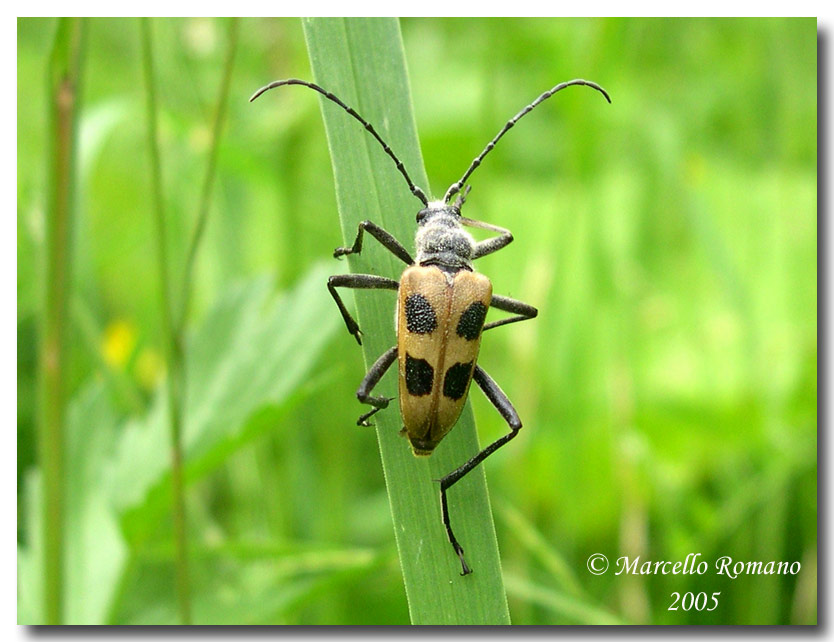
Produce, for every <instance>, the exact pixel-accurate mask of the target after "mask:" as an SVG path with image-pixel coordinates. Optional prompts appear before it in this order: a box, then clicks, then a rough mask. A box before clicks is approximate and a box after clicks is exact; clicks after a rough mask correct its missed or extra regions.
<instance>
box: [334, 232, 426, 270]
mask: <svg viewBox="0 0 834 642" xmlns="http://www.w3.org/2000/svg"><path fill="white" fill-rule="evenodd" d="M366 230H367V231H368V234H370V235H371V236H373V237H374V238H375V239H376V240H377V241H379V242H380V243H382V246H383V247H384V248H385V249H387V250H388V251H389V252H391V254H393V255H394V256H396V257H397V258H398V259H400V260H401V261H404V262H405V263H406V264H408V265H411V264H412V263H414V259H412V258H411V255H410V254H409V253H408V250H406V249H405V248H404V247H403V245H402V243H400V242H399V241H398V240H397V239H395V238H394V237H393V236H392V235H391V234H390V233H389V232H387V231H386V230H384V229H383V228H381V227H380V226H379V225H377V224H376V223H374V222H373V221H362V222H361V223H359V229H358V230H357V232H356V240H354V241H353V245H352V246H351V247H337V248H336V249H335V250H334V251H333V258H336V259H338V258H339V257H341V256H345V255H346V254H359V253H360V252H361V251H362V236H363V233H364V232H365V231H366Z"/></svg>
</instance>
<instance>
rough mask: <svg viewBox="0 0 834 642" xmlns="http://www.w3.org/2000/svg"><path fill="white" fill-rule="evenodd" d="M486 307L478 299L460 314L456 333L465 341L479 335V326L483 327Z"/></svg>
mask: <svg viewBox="0 0 834 642" xmlns="http://www.w3.org/2000/svg"><path fill="white" fill-rule="evenodd" d="M486 313H487V307H486V306H485V305H484V304H483V303H481V302H480V301H475V302H474V303H472V304H470V305H469V307H468V308H466V309H465V310H464V311H463V314H461V315H460V321H458V327H457V333H458V336H459V337H463V338H464V339H466V340H467V341H474V340H475V339H477V338H478V337H479V336H481V328H483V327H484V319H485V318H486Z"/></svg>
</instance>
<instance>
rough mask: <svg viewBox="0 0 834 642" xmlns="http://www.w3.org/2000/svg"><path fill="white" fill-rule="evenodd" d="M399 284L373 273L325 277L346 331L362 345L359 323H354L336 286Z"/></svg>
mask: <svg viewBox="0 0 834 642" xmlns="http://www.w3.org/2000/svg"><path fill="white" fill-rule="evenodd" d="M399 287H400V284H399V283H398V282H397V281H394V280H393V279H386V278H385V277H383V276H376V275H375V274H334V275H333V276H331V277H330V278H329V279H327V289H328V290H329V291H330V295H331V296H332V297H333V300H334V301H335V302H336V305H337V306H339V312H341V313H342V319H344V320H345V325H346V326H347V329H348V332H350V333H351V334H352V335H353V337H354V338H355V339H356V342H357V343H358V344H359V345H362V338H361V336H360V335H361V334H362V332H361V331H360V330H359V324H358V323H356V319H354V318H353V317H352V316H351V314H350V312H348V309H347V308H346V307H345V303H344V301H342V297H340V296H339V293H338V292H336V288H354V289H357V290H396V289H397V288H399Z"/></svg>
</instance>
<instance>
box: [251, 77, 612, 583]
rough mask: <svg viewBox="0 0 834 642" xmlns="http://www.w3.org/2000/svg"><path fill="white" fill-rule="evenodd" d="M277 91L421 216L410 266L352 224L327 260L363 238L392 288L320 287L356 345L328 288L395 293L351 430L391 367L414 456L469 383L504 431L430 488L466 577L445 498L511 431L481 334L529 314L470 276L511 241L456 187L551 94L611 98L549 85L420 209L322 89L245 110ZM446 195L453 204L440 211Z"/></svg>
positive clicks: (361, 278) (513, 424)
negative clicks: (326, 120) (387, 337)
mask: <svg viewBox="0 0 834 642" xmlns="http://www.w3.org/2000/svg"><path fill="white" fill-rule="evenodd" d="M284 85H301V86H302V87H307V88H309V89H312V90H314V91H317V92H318V93H320V94H321V95H322V96H324V97H325V98H326V99H327V100H329V101H331V102H334V103H336V104H337V105H339V107H341V108H342V109H344V110H345V111H346V112H347V113H348V114H350V115H351V116H352V117H353V118H355V119H356V120H358V121H359V122H360V123H362V125H363V126H364V127H365V129H366V130H367V131H368V133H370V135H371V136H373V137H374V138H375V139H376V140H377V142H378V143H379V144H380V145H382V149H383V151H384V152H385V153H386V154H387V155H388V156H390V157H391V160H393V161H394V164H395V165H396V166H397V170H398V171H399V172H400V174H402V175H403V178H405V181H406V183H408V189H409V190H411V193H412V194H413V195H414V196H416V197H417V198H418V199H419V200H420V202H422V204H423V206H424V207H423V208H422V209H421V210H420V211H419V212H417V235H416V238H415V241H414V244H415V246H416V250H417V257H416V259H415V258H412V256H411V254H409V253H408V250H406V249H405V247H403V245H402V244H401V243H400V242H399V241H398V240H397V239H395V238H394V237H393V236H392V235H391V234H389V233H388V232H387V231H385V230H384V229H383V228H381V227H380V226H378V225H376V224H375V223H374V222H372V221H362V222H361V223H359V229H358V230H357V233H356V239H355V240H354V242H353V245H352V246H351V247H339V248H336V250H335V251H334V252H333V256H334V257H335V258H339V257H342V256H345V255H348V254H359V253H360V252H361V251H362V239H363V234H364V233H365V232H368V233H369V234H370V235H371V236H373V237H374V238H375V239H377V240H378V241H379V242H380V243H381V244H382V245H383V246H384V247H385V248H386V249H388V250H389V251H390V252H391V253H392V254H393V255H394V256H396V257H397V258H398V259H400V260H401V261H403V263H405V264H406V265H407V266H408V267H407V268H406V269H405V271H404V272H403V274H402V276H401V277H400V280H399V282H398V281H394V280H393V279H387V278H385V277H381V276H376V275H374V274H337V275H335V276H331V277H330V278H329V279H328V281H327V289H328V290H329V291H330V294H331V295H332V296H333V299H334V301H335V302H336V305H337V306H338V307H339V312H340V313H341V314H342V318H343V319H344V321H345V325H346V326H347V329H348V332H350V334H352V335H353V336H354V338H355V339H356V341H357V342H358V343H359V344H360V345H361V344H362V338H361V334H362V333H361V332H360V330H359V325H358V324H357V323H356V321H355V320H354V318H353V317H352V316H351V314H350V312H348V310H347V308H346V307H345V304H344V302H343V301H342V298H341V297H340V296H339V293H338V292H337V291H336V288H338V287H346V288H357V289H365V290H378V289H383V290H398V299H397V315H396V326H397V345H395V346H393V347H392V348H389V349H388V350H387V351H386V352H385V353H384V354H383V355H382V356H381V357H379V359H377V360H376V362H375V363H374V365H372V366H371V369H370V370H368V372H367V374H366V375H365V378H364V379H363V380H362V383H361V384H359V389H358V390H357V391H356V396H357V398H358V399H359V401H360V402H361V403H364V404H367V405H369V406H371V407H372V409H371V410H370V411H369V412H366V413H365V414H363V415H361V416H360V417H359V419H358V420H357V422H356V423H357V424H358V425H360V426H370V425H371V424H370V423H369V422H368V419H370V417H371V416H372V415H374V414H375V413H377V412H379V411H380V410H383V409H384V408H387V407H388V403H389V402H390V401H392V400H393V397H381V396H374V395H372V394H371V392H372V391H373V389H374V386H376V384H377V383H379V380H380V379H382V376H383V375H384V374H385V373H386V371H387V370H388V368H390V367H391V365H392V364H393V363H394V361H395V360H397V361H398V367H399V395H400V414H401V415H402V420H403V424H404V426H403V429H402V432H401V434H403V435H405V436H406V437H408V440H409V441H410V442H411V448H412V451H413V452H414V454H415V455H416V456H418V457H427V456H429V455H431V454H432V452H433V451H434V449H435V448H436V447H437V445H438V444H439V443H440V441H441V440H442V439H443V437H445V436H446V434H447V433H448V432H449V431H450V430H451V429H452V428H453V427H454V425H455V423H457V420H458V417H459V416H460V413H461V411H462V410H463V405H464V402H465V401H466V395H467V393H468V392H469V385H470V383H471V382H472V380H473V379H474V380H475V383H477V384H478V385H479V386H480V387H481V390H483V391H484V394H485V395H486V396H487V399H489V400H490V402H492V405H494V406H495V408H496V409H497V410H498V412H499V413H501V416H502V417H503V418H504V420H505V421H506V422H507V424H508V425H509V427H510V432H509V433H508V434H506V435H504V436H503V437H501V438H499V439H497V440H496V441H494V442H493V443H491V444H490V445H489V446H487V447H486V448H484V449H483V450H482V451H481V452H479V453H478V454H477V455H475V456H474V457H472V458H471V459H470V460H469V461H467V462H466V463H465V464H463V465H462V466H460V467H459V468H456V469H455V470H453V471H452V472H450V473H449V474H448V475H446V476H445V477H443V478H442V479H440V480H439V481H440V505H441V511H442V516H443V525H444V526H445V527H446V534H447V535H448V537H449V541H450V542H451V544H452V547H453V548H454V550H455V553H457V556H458V558H459V559H460V564H461V569H462V572H461V575H467V574H469V573H471V572H472V569H471V568H470V567H469V565H468V564H467V563H466V560H465V559H464V556H463V548H462V547H461V545H460V544H459V543H458V541H457V538H455V535H454V533H453V532H452V525H451V523H450V521H449V507H448V503H447V501H446V491H447V490H448V489H449V488H451V487H452V486H453V485H454V484H455V483H456V482H458V481H459V480H460V479H461V478H462V477H463V476H464V475H466V474H467V473H469V472H470V471H471V470H472V469H473V468H475V467H476V466H477V465H478V464H480V463H481V462H482V461H483V460H484V459H486V458H487V457H489V456H490V455H491V454H492V453H494V452H495V451H496V450H498V449H499V448H500V447H501V446H503V445H504V444H506V443H507V442H508V441H510V440H511V439H512V438H513V437H515V436H516V435H517V434H518V431H519V429H520V428H521V420H520V419H519V418H518V413H517V412H516V410H515V408H513V405H512V403H511V402H510V400H509V399H508V398H507V396H506V395H505V394H504V392H503V391H502V390H501V388H499V387H498V384H496V383H495V382H494V381H493V380H492V378H491V377H490V376H489V375H488V374H487V373H486V372H484V370H483V369H482V368H481V367H480V366H478V365H477V363H476V362H477V358H478V350H479V348H480V345H481V334H482V333H483V332H485V331H487V330H491V329H492V328H497V327H498V326H502V325H506V324H508V323H515V322H517V321H524V320H526V319H532V318H534V317H535V316H536V315H537V314H538V311H537V310H536V308H534V307H533V306H532V305H528V304H526V303H522V302H521V301H516V300H515V299H510V298H508V297H504V296H499V295H493V294H492V283H490V280H489V279H488V278H487V277H485V276H484V275H482V274H478V273H477V272H474V271H473V269H472V261H474V260H475V259H479V258H481V257H482V256H486V255H487V254H492V253H493V252H496V251H498V250H500V249H501V248H503V247H505V246H507V245H508V244H509V243H510V242H511V241H512V240H513V236H512V234H511V233H510V231H509V230H506V229H504V228H503V227H498V226H497V225H491V224H489V223H484V222H482V221H476V220H473V219H469V218H465V217H463V216H461V213H460V210H461V208H462V207H463V204H464V202H465V201H466V197H467V195H468V194H469V190H470V189H471V186H470V185H466V181H467V180H468V179H469V177H470V176H471V175H472V172H474V171H475V170H476V169H477V167H478V166H479V165H480V164H481V161H483V159H484V157H485V156H486V155H487V154H489V152H490V151H492V148H493V147H495V144H496V143H497V142H498V141H499V140H500V139H501V137H502V136H503V135H504V134H506V133H507V132H508V131H509V130H510V128H512V127H513V125H515V124H516V123H517V122H518V121H519V120H520V119H521V118H522V117H523V116H525V115H526V114H528V113H530V112H531V111H532V110H533V109H534V108H535V107H537V106H538V105H539V104H541V103H542V102H544V101H545V100H547V99H548V98H550V97H551V96H552V95H553V94H555V93H556V92H559V91H561V90H562V89H565V88H566V87H570V86H571V85H585V86H587V87H591V88H593V89H596V90H597V91H598V92H600V93H601V94H602V95H603V96H604V97H605V99H606V100H607V101H608V102H609V103H610V102H611V98H609V96H608V93H607V92H606V91H605V90H604V89H603V88H602V87H600V86H599V85H597V84H596V83H594V82H591V81H588V80H580V79H576V80H570V81H568V82H563V83H561V84H558V85H556V86H555V87H553V88H552V89H549V90H548V91H546V92H544V93H543V94H542V95H541V96H539V97H538V98H536V99H535V100H534V101H533V102H532V103H530V104H529V105H527V106H526V107H525V108H524V109H522V110H521V111H520V112H518V113H517V114H516V115H515V116H513V117H512V118H511V119H510V120H508V121H507V123H506V124H505V125H504V127H503V128H502V129H501V131H499V132H498V134H497V135H496V136H495V138H493V139H492V140H491V141H490V142H489V144H488V145H487V146H486V147H485V148H484V150H483V151H482V152H481V153H480V154H478V156H476V157H475V160H473V161H472V163H471V164H470V165H469V168H468V169H467V170H466V172H464V174H463V176H462V177H461V178H460V180H458V181H456V182H454V183H452V185H451V186H450V187H449V189H448V190H446V195H445V196H444V197H443V200H441V201H429V199H428V198H427V197H426V194H425V192H423V190H422V189H420V188H419V187H417V186H416V185H415V184H414V182H413V181H412V180H411V177H410V176H409V175H408V172H407V171H406V169H405V166H404V165H403V164H402V162H401V161H400V159H399V158H397V156H396V154H394V152H393V151H392V150H391V148H390V147H389V146H388V144H387V143H386V142H385V141H384V140H383V139H382V137H381V136H380V135H379V134H378V133H377V131H376V129H374V127H373V125H371V124H370V123H369V122H368V121H366V120H365V119H364V118H363V117H362V116H360V115H359V114H358V113H357V112H356V110H354V109H353V108H352V107H350V106H348V105H347V104H345V103H344V102H342V100H341V99H340V98H338V97H337V96H335V95H334V94H332V93H330V92H329V91H327V90H326V89H323V88H321V87H320V86H318V85H316V84H315V83H312V82H308V81H306V80H299V79H297V78H289V79H286V80H276V81H275V82H272V83H270V84H268V85H266V86H265V87H262V88H261V89H259V90H258V91H256V92H255V94H254V95H253V96H252V97H251V98H250V99H249V100H250V102H251V101H253V100H255V99H256V98H258V96H260V95H261V94H263V93H264V92H266V91H269V90H270V89H275V88H276V87H282V86H284ZM464 185H466V189H464ZM455 195H457V198H456V199H455V201H454V203H451V204H450V201H451V199H452V197H453V196H455ZM463 226H467V227H476V228H480V229H484V230H489V231H490V232H495V233H497V234H498V236H494V237H492V238H489V239H487V240H485V241H479V242H475V240H474V239H473V238H472V236H471V235H470V234H469V233H468V232H467V231H466V230H464V229H463ZM490 307H493V308H497V309H498V310H503V311H505V312H510V313H511V314H512V315H513V316H510V317H505V318H503V319H499V320H497V321H491V322H489V323H487V324H484V320H485V318H486V314H487V310H488V309H489V308H490Z"/></svg>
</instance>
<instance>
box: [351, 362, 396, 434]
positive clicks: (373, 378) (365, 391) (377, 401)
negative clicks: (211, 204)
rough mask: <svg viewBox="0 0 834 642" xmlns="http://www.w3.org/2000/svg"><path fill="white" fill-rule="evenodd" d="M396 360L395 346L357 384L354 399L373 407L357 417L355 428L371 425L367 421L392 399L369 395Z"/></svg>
mask: <svg viewBox="0 0 834 642" xmlns="http://www.w3.org/2000/svg"><path fill="white" fill-rule="evenodd" d="M396 358H397V346H394V347H393V348H389V349H388V350H386V351H385V352H384V353H383V355H382V356H381V357H380V358H379V359H377V360H376V363H374V365H372V366H371V369H370V370H368V372H367V374H366V375H365V378H364V379H362V383H360V384H359V389H358V390H357V391H356V398H357V399H359V401H361V402H362V403H366V404H368V405H369V406H373V407H374V409H373V410H371V411H370V412H366V413H365V414H364V415H362V416H361V417H359V419H357V420H356V425H357V426H371V425H373V424H369V423H368V419H369V418H370V417H371V416H372V415H374V414H376V413H378V412H379V411H380V410H383V409H384V408H387V407H388V402H389V401H391V400H392V399H393V397H374V396H372V395H371V390H373V389H374V386H376V384H378V383H379V380H380V379H382V376H383V375H384V374H385V373H386V371H387V370H388V368H390V367H391V364H392V363H394V360H395V359H396Z"/></svg>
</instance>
